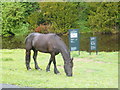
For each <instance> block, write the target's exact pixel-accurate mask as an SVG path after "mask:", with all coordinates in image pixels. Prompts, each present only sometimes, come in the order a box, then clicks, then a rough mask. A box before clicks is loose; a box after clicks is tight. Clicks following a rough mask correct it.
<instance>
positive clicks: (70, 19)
mask: <svg viewBox="0 0 120 90" xmlns="http://www.w3.org/2000/svg"><path fill="white" fill-rule="evenodd" d="M118 6H119V3H118V2H94V3H84V2H3V3H2V30H3V31H2V35H20V34H21V35H24V34H27V33H28V32H31V31H32V32H33V30H35V28H37V27H38V26H39V25H40V24H44V23H46V24H47V25H49V26H50V27H49V28H48V32H54V33H62V34H63V33H67V32H68V29H71V28H79V29H80V32H102V33H116V32H118V29H119V23H120V21H119V20H118V16H120V14H119V12H118V11H119V10H118V9H119V8H118ZM42 32H43V33H44V31H42Z"/></svg>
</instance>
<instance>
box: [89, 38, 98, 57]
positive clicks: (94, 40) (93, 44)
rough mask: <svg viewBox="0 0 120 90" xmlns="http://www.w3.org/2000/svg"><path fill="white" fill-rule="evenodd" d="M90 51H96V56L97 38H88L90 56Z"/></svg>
mask: <svg viewBox="0 0 120 90" xmlns="http://www.w3.org/2000/svg"><path fill="white" fill-rule="evenodd" d="M92 50H93V51H96V55H97V54H98V49H97V38H96V37H90V55H91V51H92Z"/></svg>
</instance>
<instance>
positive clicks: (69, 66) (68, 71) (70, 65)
mask: <svg viewBox="0 0 120 90" xmlns="http://www.w3.org/2000/svg"><path fill="white" fill-rule="evenodd" d="M72 68H73V58H71V59H70V60H68V61H67V62H65V64H64V69H65V73H66V75H67V76H72Z"/></svg>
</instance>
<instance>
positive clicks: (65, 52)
mask: <svg viewBox="0 0 120 90" xmlns="http://www.w3.org/2000/svg"><path fill="white" fill-rule="evenodd" d="M61 54H62V57H63V59H64V62H67V61H68V60H69V59H70V52H69V51H68V50H67V48H61Z"/></svg>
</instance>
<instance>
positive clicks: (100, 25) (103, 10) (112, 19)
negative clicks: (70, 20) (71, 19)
mask: <svg viewBox="0 0 120 90" xmlns="http://www.w3.org/2000/svg"><path fill="white" fill-rule="evenodd" d="M89 5H90V9H89V14H90V15H89V16H88V24H89V26H90V28H91V29H92V30H93V31H94V32H103V33H109V32H117V30H118V2H102V3H101V2H96V3H89Z"/></svg>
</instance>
